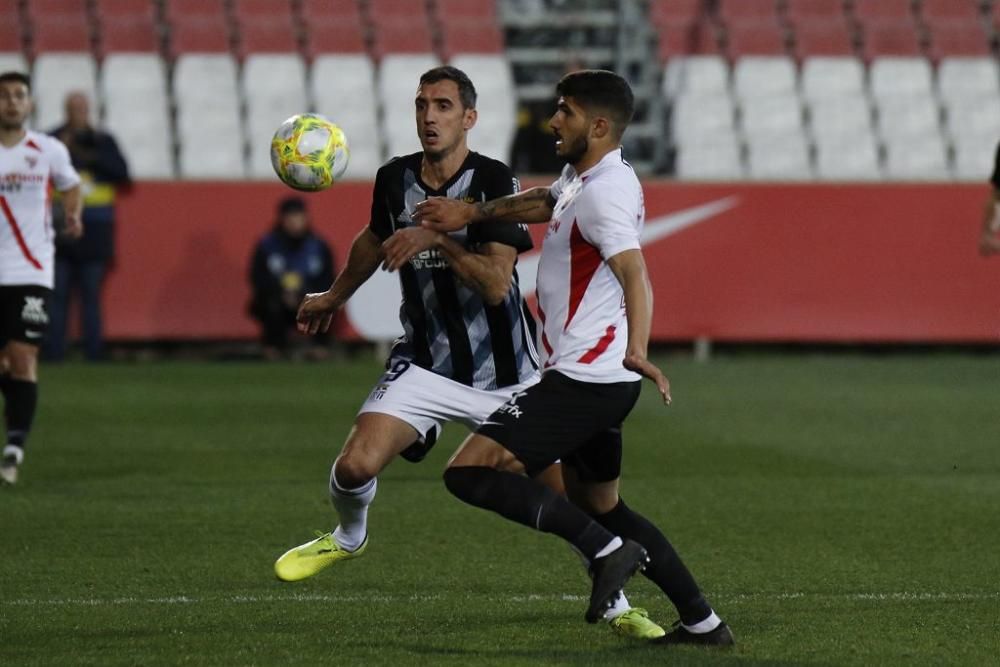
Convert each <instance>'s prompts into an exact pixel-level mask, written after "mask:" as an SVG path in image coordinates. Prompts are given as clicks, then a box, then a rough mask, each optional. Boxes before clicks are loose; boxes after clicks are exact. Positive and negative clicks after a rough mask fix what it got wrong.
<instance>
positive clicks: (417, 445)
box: [399, 426, 438, 463]
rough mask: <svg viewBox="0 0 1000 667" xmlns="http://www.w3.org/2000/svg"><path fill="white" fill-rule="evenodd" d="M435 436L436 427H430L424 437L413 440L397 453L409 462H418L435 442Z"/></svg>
mask: <svg viewBox="0 0 1000 667" xmlns="http://www.w3.org/2000/svg"><path fill="white" fill-rule="evenodd" d="M437 437H438V429H437V427H436V426H434V427H431V430H429V431H427V434H426V435H425V436H424V437H422V438H417V439H416V440H414V441H413V444H412V445H410V446H409V447H407V448H406V449H404V450H403V451H401V452H400V453H399V455H400V456H402V457H403V458H404V459H406V460H407V461H409V462H410V463H420V462H421V461H423V460H424V457H425V456H427V453H428V452H430V451H431V448H432V447H434V445H435V443H437Z"/></svg>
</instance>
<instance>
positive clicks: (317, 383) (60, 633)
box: [0, 354, 1000, 666]
mask: <svg viewBox="0 0 1000 667" xmlns="http://www.w3.org/2000/svg"><path fill="white" fill-rule="evenodd" d="M666 362H667V365H668V367H669V371H670V375H671V378H672V380H673V384H674V406H673V407H671V408H669V409H665V408H663V407H662V406H659V405H657V403H656V401H655V400H654V398H655V396H654V392H652V391H649V390H648V389H647V391H646V392H645V393H644V395H643V397H642V399H641V402H640V405H639V406H638V407H637V409H636V410H635V412H634V413H633V415H632V417H631V419H630V421H629V422H628V424H627V426H626V442H627V448H626V464H625V472H624V491H623V494H624V496H625V497H626V498H627V499H628V500H629V503H630V504H631V505H632V506H633V507H635V508H638V509H641V510H642V511H644V512H645V513H646V514H648V516H649V517H650V518H652V519H654V520H655V521H656V522H658V523H659V524H660V525H661V526H662V527H663V528H664V529H665V531H666V532H667V534H668V535H670V536H671V537H672V539H673V541H674V542H675V544H676V545H677V546H678V548H679V550H680V551H681V553H682V555H683V556H684V557H685V559H686V560H687V562H688V564H689V565H690V566H691V568H692V570H693V571H694V573H695V574H696V576H697V577H698V578H699V579H700V581H701V583H702V585H703V587H704V588H705V589H706V591H707V592H708V594H709V595H710V597H711V599H712V601H713V602H714V603H715V606H716V608H717V609H718V611H719V612H720V614H722V615H723V616H724V617H725V618H726V619H727V620H728V621H729V622H730V624H731V625H732V626H733V628H734V631H735V633H736V635H737V637H738V640H739V642H740V645H739V647H738V649H737V650H736V651H735V652H732V653H729V654H724V655H719V654H710V655H706V654H705V653H703V652H698V651H696V650H671V651H667V650H664V649H662V648H656V647H650V646H643V645H638V644H635V643H629V642H626V641H624V640H622V639H620V638H617V637H615V636H613V635H612V634H611V633H610V631H609V630H608V629H606V628H604V627H594V626H589V625H586V624H585V623H584V622H583V620H582V617H583V610H584V607H585V602H584V601H583V596H584V595H586V593H587V591H588V586H587V582H586V581H585V579H584V576H583V573H582V569H581V567H580V566H579V564H578V562H577V560H576V558H575V557H574V556H573V555H572V554H571V553H570V551H569V549H567V548H566V547H565V546H564V545H562V544H561V543H560V542H559V541H558V540H557V539H556V538H554V537H551V536H546V535H539V534H536V533H534V532H532V531H529V530H527V529H525V528H522V527H520V526H515V525H513V524H508V523H506V522H504V521H502V520H500V519H498V518H496V517H494V516H492V515H488V514H486V513H485V512H482V511H480V510H476V509H473V508H470V507H467V506H465V505H462V504H460V503H459V502H457V501H456V500H454V499H452V498H451V497H450V496H449V495H448V494H447V492H446V491H445V489H444V488H443V486H442V484H441V483H440V471H441V469H442V466H443V464H444V461H445V459H446V457H447V455H448V454H449V452H450V450H451V449H452V448H453V446H454V444H456V443H457V442H458V441H459V440H460V438H461V437H463V435H464V433H463V432H462V429H461V428H460V427H451V428H450V429H449V430H448V431H447V432H446V437H445V438H444V439H443V441H442V443H441V444H439V445H438V447H437V448H436V449H435V450H434V451H433V452H432V453H431V456H430V457H429V458H428V460H427V461H425V462H424V463H423V464H421V465H419V466H414V465H411V464H408V463H406V462H404V461H398V462H396V463H395V464H393V466H392V467H390V468H389V470H387V471H386V473H385V474H384V475H383V476H382V478H381V485H380V491H379V496H378V499H377V501H376V504H375V505H374V506H373V509H372V511H371V515H370V519H371V528H372V531H373V532H372V539H371V544H370V548H369V551H368V555H367V556H366V557H365V558H364V559H361V560H358V561H352V562H349V563H344V564H342V565H339V566H337V567H336V568H334V569H333V570H331V571H328V572H325V573H323V574H322V575H320V576H318V577H316V578H314V579H311V580H307V581H304V582H300V583H298V584H282V583H280V582H278V581H276V580H275V579H274V577H273V574H272V570H271V566H272V562H273V560H274V558H275V557H276V556H277V555H279V554H280V553H281V552H282V551H283V550H284V549H286V548H287V547H289V546H292V545H294V544H297V543H299V542H302V541H304V540H306V539H308V538H310V537H311V533H310V530H311V529H313V528H324V529H329V528H330V522H331V519H332V512H331V511H330V509H329V507H328V504H327V499H326V491H325V488H326V478H327V470H328V468H329V464H330V462H331V461H332V458H333V456H334V455H335V454H336V452H337V450H338V448H339V446H340V444H341V442H342V440H343V437H344V435H345V433H346V431H347V428H348V427H349V425H350V422H351V420H352V418H353V414H354V410H355V409H356V407H357V405H358V404H359V402H360V401H361V400H362V399H363V397H364V396H365V393H366V391H367V389H368V387H369V386H370V384H371V383H372V381H373V380H374V378H375V374H376V373H377V372H378V366H377V364H376V363H375V362H374V361H365V362H357V361H356V362H340V363H329V364H321V365H265V364H257V365H253V364H215V365H212V364H193V363H161V364H151V365H134V366H133V365H105V366H82V365H67V366H64V367H47V368H45V369H44V376H43V384H42V393H41V396H42V399H41V400H42V404H41V405H42V407H41V411H40V414H39V418H38V422H37V427H36V430H35V433H34V435H33V439H32V442H31V449H30V450H29V458H28V461H27V462H26V465H25V466H24V468H23V470H22V484H20V485H19V486H17V487H15V488H7V489H0V664H3V665H8V664H9V665H53V664H94V665H115V664H144V665H149V664H183V663H186V664H262V665H265V664H308V663H310V662H311V663H315V664H329V665H338V666H341V665H376V664H386V665H409V664H425V665H520V664H566V665H569V664H593V665H608V664H611V665H632V664H654V663H670V664H707V663H709V662H711V663H722V664H735V663H740V664H795V665H800V664H823V665H844V664H856V665H872V664H883V665H894V664H899V663H902V662H906V663H908V664H955V665H985V664H996V661H997V659H998V658H997V656H998V655H1000V418H998V408H1000V404H998V398H1000V358H998V357H997V356H996V355H981V356H972V355H968V356H965V355H957V354H930V355H923V356H920V355H890V356H884V357H878V356H862V355H848V354H843V355H833V356H819V355H808V356H805V355H803V356H793V355H789V356H769V355H749V356H745V357H743V356H741V357H732V358H719V359H716V360H713V362H712V363H710V364H707V365H698V364H694V363H692V362H690V361H687V360H686V359H681V358H678V359H667V360H666ZM630 592H631V597H632V600H633V602H634V603H635V604H637V605H642V606H646V607H648V608H649V609H650V611H651V612H652V615H653V617H654V618H657V619H660V620H661V621H663V622H665V623H667V622H671V621H673V619H674V613H673V611H672V609H670V608H669V605H668V604H666V602H665V600H664V599H663V598H661V596H660V595H659V593H658V591H657V590H656V589H655V588H654V587H653V586H652V585H651V584H649V582H647V581H645V580H642V579H638V580H636V581H635V582H634V583H633V584H632V585H631V586H630Z"/></svg>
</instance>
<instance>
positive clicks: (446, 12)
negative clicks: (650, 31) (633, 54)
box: [437, 0, 662, 23]
mask: <svg viewBox="0 0 1000 667" xmlns="http://www.w3.org/2000/svg"><path fill="white" fill-rule="evenodd" d="M657 4H662V3H657ZM437 15H438V19H440V20H441V21H442V22H446V23H447V22H451V21H452V20H458V21H464V20H468V19H488V20H490V21H493V22H494V23H496V21H497V3H496V0H437Z"/></svg>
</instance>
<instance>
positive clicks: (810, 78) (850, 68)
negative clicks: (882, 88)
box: [802, 56, 865, 100]
mask: <svg viewBox="0 0 1000 667" xmlns="http://www.w3.org/2000/svg"><path fill="white" fill-rule="evenodd" d="M864 90H865V69H864V65H862V64H861V61H860V60H858V59H857V58H853V57H849V56H848V57H837V56H817V57H812V58H806V60H805V62H804V63H803V64H802V94H803V96H804V97H805V98H806V99H807V100H815V99H820V98H823V97H829V96H842V95H863V94H864Z"/></svg>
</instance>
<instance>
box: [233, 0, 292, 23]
mask: <svg viewBox="0 0 1000 667" xmlns="http://www.w3.org/2000/svg"><path fill="white" fill-rule="evenodd" d="M233 14H235V15H236V18H237V20H239V19H243V18H249V17H259V18H266V17H275V18H276V19H278V20H281V19H283V18H284V17H286V16H288V17H291V15H292V3H291V0H235V2H233Z"/></svg>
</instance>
